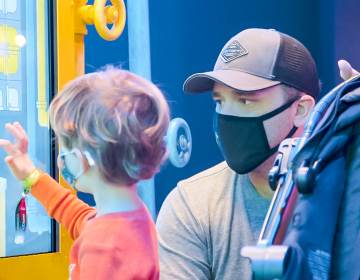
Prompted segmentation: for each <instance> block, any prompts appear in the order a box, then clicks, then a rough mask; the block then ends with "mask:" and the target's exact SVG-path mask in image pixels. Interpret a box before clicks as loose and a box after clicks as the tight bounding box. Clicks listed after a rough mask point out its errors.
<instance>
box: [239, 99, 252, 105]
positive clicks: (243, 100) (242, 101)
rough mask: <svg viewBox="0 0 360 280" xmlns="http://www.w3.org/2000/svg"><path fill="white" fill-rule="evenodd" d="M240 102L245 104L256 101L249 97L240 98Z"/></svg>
mask: <svg viewBox="0 0 360 280" xmlns="http://www.w3.org/2000/svg"><path fill="white" fill-rule="evenodd" d="M239 102H240V103H242V104H244V105H250V104H252V103H254V101H252V100H249V99H240V100H239Z"/></svg>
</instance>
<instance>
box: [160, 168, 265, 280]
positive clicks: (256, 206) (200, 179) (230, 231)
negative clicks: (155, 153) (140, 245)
mask: <svg viewBox="0 0 360 280" xmlns="http://www.w3.org/2000/svg"><path fill="white" fill-rule="evenodd" d="M269 204H270V200H268V199H265V198H263V197H261V196H260V195H259V194H258V193H257V192H256V190H255V189H254V186H253V185H252V184H251V182H250V180H249V178H248V176H247V175H237V174H236V173H235V172H233V171H232V170H231V169H230V168H229V167H228V166H227V164H226V162H222V163H220V164H218V165H216V166H214V167H212V168H210V169H208V170H206V171H204V172H201V173H199V174H197V175H195V176H193V177H191V178H189V179H187V180H184V181H181V182H179V183H178V186H177V187H176V188H174V189H173V190H172V192H171V193H170V194H169V195H168V197H167V198H166V200H165V201H164V204H163V206H162V208H161V210H160V213H159V216H158V219H157V223H156V225H157V229H158V238H159V254H160V279H165V280H168V279H186V280H188V279H225V280H226V279H251V268H250V265H249V261H248V260H247V259H246V258H244V257H242V256H241V255H240V250H241V248H242V247H243V246H245V245H252V244H255V243H256V240H257V237H258V234H259V232H260V230H261V226H262V223H263V220H264V218H265V215H266V212H267V208H268V207H269Z"/></svg>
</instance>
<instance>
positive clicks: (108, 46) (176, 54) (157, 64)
mask: <svg viewBox="0 0 360 280" xmlns="http://www.w3.org/2000/svg"><path fill="white" fill-rule="evenodd" d="M351 1H352V2H353V3H348V6H347V9H351V6H352V5H355V0H346V1H344V2H351ZM357 6H359V5H357ZM334 9H335V0H328V1H327V0H318V1H314V0H294V1H288V0H277V1H268V0H253V1H240V0H222V1H215V0H197V1H190V0H182V1H175V0H173V1H170V0H169V1H150V35H151V56H152V77H153V81H154V82H155V83H156V84H158V85H159V86H160V88H162V90H163V91H164V92H165V94H166V96H167V98H168V100H169V103H170V106H171V110H172V117H178V116H180V117H182V118H184V119H185V120H187V121H188V122H189V124H190V127H191V129H192V134H193V141H194V142H193V155H192V158H191V161H190V163H189V164H188V166H186V167H185V168H183V169H176V168H175V167H173V166H171V165H170V164H169V163H166V164H165V165H164V167H163V168H162V171H161V173H160V174H159V175H157V176H156V178H155V184H156V198H157V208H158V209H159V207H160V206H161V203H162V201H163V199H164V198H165V197H166V195H167V194H168V192H169V191H170V190H171V189H172V188H173V187H174V186H176V183H177V181H179V180H180V179H184V178H187V177H189V176H191V175H193V174H195V173H197V172H199V171H201V170H203V169H205V168H208V167H210V166H212V165H214V164H215V163H217V162H220V161H221V160H222V157H221V155H220V153H219V151H218V148H217V146H216V143H215V140H214V137H213V133H212V113H213V109H214V105H213V102H212V101H211V98H210V95H209V94H200V95H194V96H188V95H185V94H184V93H183V92H182V83H183V81H184V80H185V79H186V77H187V76H188V75H190V74H192V73H195V72H199V71H206V70H210V69H212V67H213V64H214V62H215V60H216V58H217V55H218V52H219V51H220V50H221V48H222V46H223V44H224V43H225V42H226V41H227V40H228V39H229V38H230V37H231V36H233V35H235V34H236V33H237V32H239V31H240V30H242V29H245V28H249V27H262V28H275V29H277V30H279V31H282V32H284V33H287V34H289V35H292V36H294V37H295V38H297V39H299V40H300V41H301V42H303V43H304V44H305V45H306V46H307V47H308V48H309V50H310V51H311V52H312V54H313V55H314V57H315V60H316V62H317V63H318V66H319V73H320V78H321V80H322V81H323V83H324V90H325V91H326V90H328V89H330V88H331V87H332V86H333V85H334V84H335V78H336V75H337V71H336V61H335V44H334V40H335V39H334V38H335V34H337V35H338V36H339V34H338V33H340V32H335V25H336V24H335V23H334V22H335V20H334ZM354 18H356V15H354ZM357 26H359V25H357ZM337 31H339V29H338V30H337ZM346 39H347V38H346ZM358 40H359V38H358ZM85 42H86V72H91V71H94V69H96V68H98V67H100V66H102V65H104V64H107V63H115V64H122V65H123V66H124V67H125V68H128V62H127V60H128V44H127V34H126V32H125V34H124V35H123V36H122V37H121V38H120V39H118V40H116V41H115V42H105V41H103V40H102V39H100V38H99V36H98V35H97V34H96V32H95V31H94V28H93V27H90V28H89V35H88V36H87V37H86V40H85ZM337 50H338V51H339V52H340V49H339V47H338V48H337ZM349 58H351V59H353V58H352V57H350V56H349Z"/></svg>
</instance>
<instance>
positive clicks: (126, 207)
mask: <svg viewBox="0 0 360 280" xmlns="http://www.w3.org/2000/svg"><path fill="white" fill-rule="evenodd" d="M49 112H50V123H51V126H52V128H53V130H54V131H55V134H56V135H57V137H58V139H59V142H60V147H61V152H60V155H59V158H58V166H59V168H60V171H61V172H62V174H63V177H64V179H65V180H67V181H68V182H69V183H70V184H71V185H73V186H74V187H75V188H76V189H78V190H80V191H82V192H87V193H91V194H93V195H94V199H95V202H96V207H95V208H92V207H90V206H88V205H87V204H85V203H83V202H82V201H81V200H79V199H78V198H77V197H76V196H75V195H73V194H72V193H71V192H70V191H69V190H67V189H65V188H63V187H61V186H60V185H59V184H58V183H57V182H56V181H55V180H53V179H52V178H51V177H50V176H49V175H47V174H45V173H43V172H41V171H40V170H38V169H36V168H35V167H34V165H33V163H32V161H31V159H30V158H29V156H28V153H27V146H28V139H27V135H26V132H25V131H24V129H23V128H22V127H21V125H20V124H19V123H13V124H7V125H6V128H7V130H8V131H9V132H10V133H11V134H12V135H13V136H14V138H15V143H12V142H10V141H7V140H5V139H0V147H2V148H4V149H5V151H6V152H7V154H8V156H7V157H6V158H5V161H6V163H7V164H8V166H9V167H10V169H11V170H12V172H13V174H14V175H15V176H16V178H17V179H19V180H23V181H24V185H26V186H27V187H29V188H30V187H31V190H30V191H31V194H32V195H33V196H34V197H35V198H36V199H38V200H39V201H40V202H41V203H42V204H43V205H44V207H45V208H46V209H47V211H48V213H49V215H50V216H52V217H53V218H55V219H56V220H57V221H59V222H60V223H61V224H63V225H64V226H65V228H67V229H68V231H69V232H70V235H71V237H72V238H73V239H74V240H75V242H74V244H73V246H72V249H71V255H70V261H71V265H70V278H71V279H86V280H88V279H158V278H159V264H158V252H157V239H156V231H155V226H154V223H153V221H152V219H151V217H150V215H149V213H148V211H147V210H146V208H145V206H144V205H143V203H142V202H141V200H140V198H139V197H138V195H137V192H136V183H137V182H138V181H139V180H143V179H149V178H151V177H152V176H154V174H155V173H156V172H157V171H158V170H159V166H160V164H161V163H162V162H163V160H164V158H165V156H166V146H165V143H164V136H165V134H166V131H167V128H168V123H169V109H168V105H167V103H166V100H165V98H164V96H163V95H162V93H161V92H160V90H159V89H158V88H157V87H156V86H155V85H153V84H152V83H151V82H148V81H146V80H144V79H142V78H140V77H138V76H136V75H134V74H132V73H130V72H128V71H124V70H119V69H116V68H107V69H106V70H104V71H100V72H97V73H92V74H87V75H84V76H81V77H79V78H77V79H75V80H73V81H71V82H70V83H69V84H68V85H66V86H65V88H64V89H63V91H62V93H61V94H58V95H57V96H56V97H55V98H54V100H53V101H52V102H51V105H50V108H49Z"/></svg>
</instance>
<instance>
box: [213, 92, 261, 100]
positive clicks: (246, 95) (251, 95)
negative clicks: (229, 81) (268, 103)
mask: <svg viewBox="0 0 360 280" xmlns="http://www.w3.org/2000/svg"><path fill="white" fill-rule="evenodd" d="M231 93H232V94H233V95H236V96H237V97H239V98H250V99H252V98H254V99H257V98H259V97H261V96H263V94H264V92H263V91H256V92H252V91H235V90H233V91H232V92H231ZM212 97H213V98H221V97H222V94H221V93H220V92H218V91H213V92H212Z"/></svg>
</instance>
